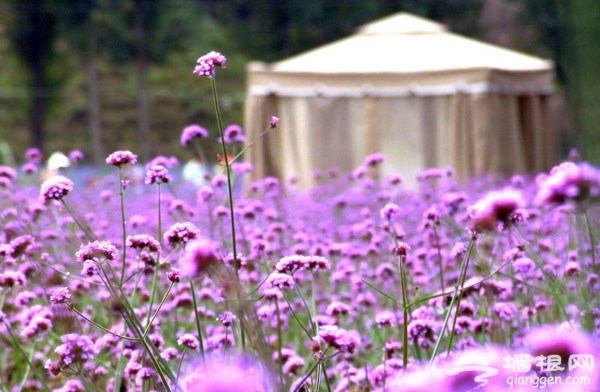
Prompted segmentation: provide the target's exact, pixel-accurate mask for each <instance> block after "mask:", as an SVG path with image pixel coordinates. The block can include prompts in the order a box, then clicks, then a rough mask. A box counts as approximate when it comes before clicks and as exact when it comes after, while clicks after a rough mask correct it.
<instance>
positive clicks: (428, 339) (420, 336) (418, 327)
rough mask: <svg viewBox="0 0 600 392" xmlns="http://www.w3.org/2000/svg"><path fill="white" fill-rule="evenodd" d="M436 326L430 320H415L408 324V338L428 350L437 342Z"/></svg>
mask: <svg viewBox="0 0 600 392" xmlns="http://www.w3.org/2000/svg"><path fill="white" fill-rule="evenodd" d="M435 330H436V324H435V322H434V321H432V320H429V319H415V320H413V321H411V322H410V323H409V324H408V338H409V339H410V340H411V341H412V342H414V343H417V344H418V345H419V346H421V347H424V348H427V347H429V346H430V345H431V344H432V343H434V342H435V340H436V332H435Z"/></svg>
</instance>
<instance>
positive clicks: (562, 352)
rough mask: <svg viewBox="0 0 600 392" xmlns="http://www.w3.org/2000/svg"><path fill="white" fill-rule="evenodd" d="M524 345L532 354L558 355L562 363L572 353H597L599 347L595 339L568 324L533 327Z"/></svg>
mask: <svg viewBox="0 0 600 392" xmlns="http://www.w3.org/2000/svg"><path fill="white" fill-rule="evenodd" d="M525 345H526V346H527V347H528V348H529V349H530V350H531V354H532V355H533V356H536V357H537V356H540V355H543V356H546V357H547V356H550V355H559V356H560V357H561V358H562V363H563V364H566V363H568V362H569V357H570V356H571V355H573V354H583V353H586V354H597V353H598V348H599V345H598V343H597V340H595V339H594V338H593V337H592V336H590V335H588V334H587V333H586V332H584V331H582V330H580V329H578V328H576V327H573V326H571V325H569V324H564V325H558V326H555V325H546V326H542V327H537V328H533V329H532V330H531V331H530V332H529V333H528V335H527V337H526V338H525Z"/></svg>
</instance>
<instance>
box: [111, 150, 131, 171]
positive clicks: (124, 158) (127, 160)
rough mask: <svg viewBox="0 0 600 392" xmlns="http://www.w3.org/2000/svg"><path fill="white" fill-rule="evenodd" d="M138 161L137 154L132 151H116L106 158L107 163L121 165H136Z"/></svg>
mask: <svg viewBox="0 0 600 392" xmlns="http://www.w3.org/2000/svg"><path fill="white" fill-rule="evenodd" d="M136 162H137V155H135V154H134V153H132V152H131V151H115V152H113V153H112V154H110V155H109V156H108V158H106V164H107V165H113V166H117V167H121V166H123V165H134V164H135V163H136Z"/></svg>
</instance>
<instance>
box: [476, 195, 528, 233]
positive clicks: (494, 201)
mask: <svg viewBox="0 0 600 392" xmlns="http://www.w3.org/2000/svg"><path fill="white" fill-rule="evenodd" d="M524 204H525V200H524V198H523V194H522V193H521V192H520V191H518V190H515V189H503V190H500V191H492V192H489V193H487V194H486V195H485V196H484V197H483V198H481V199H480V200H479V201H478V202H477V203H475V204H474V205H472V206H471V207H469V208H468V212H469V217H470V218H471V228H472V229H474V230H477V231H483V230H494V229H496V228H497V227H498V224H499V223H503V224H508V223H509V220H510V219H511V217H512V215H513V214H514V213H515V211H517V210H518V209H520V208H523V206H524Z"/></svg>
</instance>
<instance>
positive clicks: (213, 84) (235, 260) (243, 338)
mask: <svg viewBox="0 0 600 392" xmlns="http://www.w3.org/2000/svg"><path fill="white" fill-rule="evenodd" d="M210 81H211V87H212V95H213V103H214V107H215V114H216V116H217V126H218V129H219V137H220V139H221V149H222V152H223V162H224V164H225V174H226V176H227V199H228V202H229V203H228V204H229V218H230V223H231V242H232V244H231V247H232V251H233V264H234V270H235V277H236V281H237V282H236V283H237V285H236V287H237V296H238V302H239V304H240V306H239V312H240V315H239V316H240V317H238V318H239V320H240V337H241V341H242V349H243V350H245V349H246V336H245V332H244V309H243V306H242V305H241V303H242V298H241V294H240V291H241V287H240V275H239V265H238V254H237V239H236V232H235V215H234V205H233V186H232V180H231V167H230V163H229V157H228V156H227V146H226V145H225V136H224V134H223V121H222V119H221V111H220V109H219V98H218V96H217V82H216V77H215V76H213V77H212V78H210Z"/></svg>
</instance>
